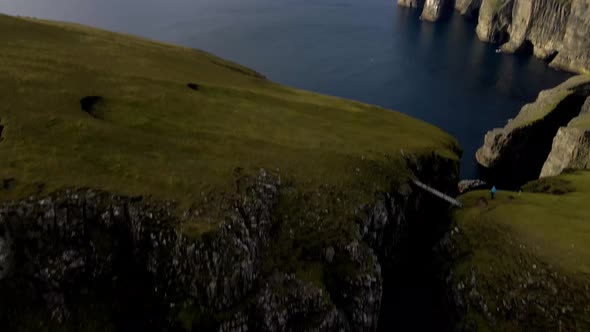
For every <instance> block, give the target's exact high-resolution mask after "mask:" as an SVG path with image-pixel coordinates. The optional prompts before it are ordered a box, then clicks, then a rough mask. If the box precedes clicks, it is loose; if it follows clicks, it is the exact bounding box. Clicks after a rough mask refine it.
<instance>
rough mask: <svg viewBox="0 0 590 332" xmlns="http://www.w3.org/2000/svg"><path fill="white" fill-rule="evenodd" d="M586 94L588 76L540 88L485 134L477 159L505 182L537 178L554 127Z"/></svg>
mask: <svg viewBox="0 0 590 332" xmlns="http://www.w3.org/2000/svg"><path fill="white" fill-rule="evenodd" d="M588 95H590V76H577V77H573V78H571V79H569V80H568V81H566V82H565V83H563V84H561V85H559V86H557V87H556V88H553V89H550V90H546V91H542V92H541V93H540V94H539V97H538V98H537V100H536V101H535V102H534V103H531V104H528V105H525V106H524V107H523V108H522V110H521V111H520V113H519V114H518V116H517V117H516V118H515V119H513V120H511V121H509V122H508V124H507V125H506V126H505V127H504V128H496V129H493V130H491V131H489V132H488V133H487V134H486V136H485V139H484V145H483V146H482V147H481V148H479V149H478V150H477V153H476V159H477V161H478V162H479V164H481V165H482V166H484V167H486V168H488V169H489V170H491V171H495V172H497V173H501V174H502V175H503V177H504V178H505V179H507V180H510V181H509V182H517V183H524V182H526V181H529V180H532V179H535V178H537V176H538V175H539V174H540V173H541V169H542V166H543V163H544V162H545V160H546V159H547V156H548V155H549V152H550V150H551V144H552V141H553V138H554V137H555V135H556V134H557V131H558V129H559V128H560V127H563V126H565V125H567V124H568V123H569V122H570V121H571V120H572V119H573V118H574V117H576V116H577V115H579V113H580V110H581V108H582V105H583V103H584V100H585V99H586V97H587V96H588ZM512 184H514V183H512Z"/></svg>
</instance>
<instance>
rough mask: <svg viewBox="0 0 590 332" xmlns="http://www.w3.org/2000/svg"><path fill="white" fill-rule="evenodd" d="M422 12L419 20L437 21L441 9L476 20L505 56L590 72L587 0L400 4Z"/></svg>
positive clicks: (448, 0) (479, 29)
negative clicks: (534, 58) (526, 57)
mask: <svg viewBox="0 0 590 332" xmlns="http://www.w3.org/2000/svg"><path fill="white" fill-rule="evenodd" d="M398 4H399V5H401V6H410V7H418V8H423V12H422V16H421V17H422V19H424V20H427V21H436V20H438V19H439V18H440V17H441V14H442V12H443V9H444V8H445V7H453V6H454V8H455V9H456V10H457V11H459V12H460V13H461V14H462V15H465V16H468V17H476V18H477V20H478V24H477V29H476V30H477V35H478V37H479V39H480V40H482V41H485V42H493V43H499V44H501V49H502V51H504V52H506V53H514V52H520V51H523V52H532V53H534V55H535V56H537V57H539V58H541V59H547V60H548V61H550V65H551V66H553V67H555V68H558V69H562V70H566V71H571V72H576V73H587V72H588V71H589V70H590V51H589V49H590V1H589V0H565V1H562V0H540V1H533V0H481V1H480V0H457V1H454V2H453V1H451V0H428V1H405V0H399V1H398Z"/></svg>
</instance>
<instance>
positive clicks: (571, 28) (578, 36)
mask: <svg viewBox="0 0 590 332" xmlns="http://www.w3.org/2000/svg"><path fill="white" fill-rule="evenodd" d="M571 6H572V8H571V10H570V12H571V13H570V16H569V19H568V22H567V26H566V31H565V36H564V38H563V41H562V46H561V48H560V49H559V53H558V54H557V57H556V58H555V59H554V60H553V61H552V62H551V65H552V66H554V67H557V68H560V69H563V70H568V71H573V72H579V73H588V72H590V54H589V53H590V0H573V1H572V5H571Z"/></svg>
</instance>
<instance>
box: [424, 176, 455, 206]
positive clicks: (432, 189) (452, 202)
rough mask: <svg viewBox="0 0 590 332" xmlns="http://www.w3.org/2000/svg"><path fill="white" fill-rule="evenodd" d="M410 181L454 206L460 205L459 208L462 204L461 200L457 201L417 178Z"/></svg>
mask: <svg viewBox="0 0 590 332" xmlns="http://www.w3.org/2000/svg"><path fill="white" fill-rule="evenodd" d="M412 182H413V183H414V184H415V185H416V186H418V187H419V188H421V189H424V190H425V191H427V192H429V193H431V194H433V195H434V196H436V197H438V198H440V199H442V200H445V201H447V202H449V203H451V204H453V205H454V206H456V207H460V208H462V207H463V204H462V203H461V202H459V201H458V200H456V199H454V198H453V197H451V196H449V195H445V194H443V193H442V192H440V191H438V190H436V189H434V188H431V187H429V186H427V185H425V184H424V183H422V182H420V181H418V180H412Z"/></svg>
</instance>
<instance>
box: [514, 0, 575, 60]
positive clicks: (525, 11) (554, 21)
mask: <svg viewBox="0 0 590 332" xmlns="http://www.w3.org/2000/svg"><path fill="white" fill-rule="evenodd" d="M570 10H571V3H569V2H568V1H556V0H518V1H514V8H513V11H512V17H511V19H510V21H511V24H510V27H509V28H508V34H509V35H510V40H509V41H508V42H507V43H506V44H504V45H502V50H503V51H505V52H510V53H514V52H516V51H518V50H519V49H521V48H522V47H523V46H524V45H525V43H530V44H532V45H533V46H534V47H533V52H534V54H535V56H537V57H539V58H542V59H545V58H548V57H550V56H553V55H555V54H556V53H557V52H558V51H559V49H560V47H561V44H562V41H563V39H564V36H565V31H566V25H567V22H568V18H569V16H570Z"/></svg>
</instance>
